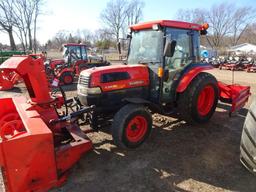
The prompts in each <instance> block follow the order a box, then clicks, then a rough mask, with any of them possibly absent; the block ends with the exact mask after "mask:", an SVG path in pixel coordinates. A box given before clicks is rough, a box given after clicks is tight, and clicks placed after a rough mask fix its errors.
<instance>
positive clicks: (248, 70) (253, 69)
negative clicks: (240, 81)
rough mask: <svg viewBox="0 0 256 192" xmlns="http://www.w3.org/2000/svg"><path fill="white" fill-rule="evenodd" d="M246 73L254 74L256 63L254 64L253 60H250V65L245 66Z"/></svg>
mask: <svg viewBox="0 0 256 192" xmlns="http://www.w3.org/2000/svg"><path fill="white" fill-rule="evenodd" d="M246 72H247V73H250V72H256V62H255V60H252V61H251V63H250V65H247V67H246Z"/></svg>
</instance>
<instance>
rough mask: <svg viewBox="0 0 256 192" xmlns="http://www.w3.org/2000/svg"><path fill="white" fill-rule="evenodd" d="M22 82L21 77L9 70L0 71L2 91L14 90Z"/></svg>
mask: <svg viewBox="0 0 256 192" xmlns="http://www.w3.org/2000/svg"><path fill="white" fill-rule="evenodd" d="M19 81H20V76H19V75H18V74H17V73H15V72H13V71H9V70H0V91H6V90H9V89H12V88H13V87H14V85H15V84H17V83H18V82H19Z"/></svg>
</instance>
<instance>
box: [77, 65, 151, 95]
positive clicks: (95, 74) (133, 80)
mask: <svg viewBox="0 0 256 192" xmlns="http://www.w3.org/2000/svg"><path fill="white" fill-rule="evenodd" d="M83 78H87V79H90V80H89V82H90V84H89V87H100V88H101V89H102V90H103V91H110V90H113V89H120V88H121V87H122V88H129V87H138V86H147V85H149V70H148V67H147V66H146V65H141V64H138V65H112V66H106V67H95V68H91V69H87V70H84V71H82V72H81V73H80V81H81V80H82V79H83ZM80 81H79V83H80ZM120 86H121V87H120Z"/></svg>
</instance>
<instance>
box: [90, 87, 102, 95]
mask: <svg viewBox="0 0 256 192" xmlns="http://www.w3.org/2000/svg"><path fill="white" fill-rule="evenodd" d="M100 93H101V89H100V88H99V87H93V88H88V94H90V95H96V94H100Z"/></svg>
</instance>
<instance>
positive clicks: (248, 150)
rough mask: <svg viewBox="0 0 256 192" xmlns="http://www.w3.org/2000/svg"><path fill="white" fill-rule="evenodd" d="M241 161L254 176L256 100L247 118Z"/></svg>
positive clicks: (241, 148)
mask: <svg viewBox="0 0 256 192" xmlns="http://www.w3.org/2000/svg"><path fill="white" fill-rule="evenodd" d="M240 161H241V163H242V164H243V165H244V166H245V167H246V168H247V169H248V170H249V171H250V172H252V173H253V174H256V99H255V100H254V102H253V103H252V105H251V107H250V109H249V111H248V113H247V116H246V118H245V122H244V127H243V132H242V137H241V144H240Z"/></svg>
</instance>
